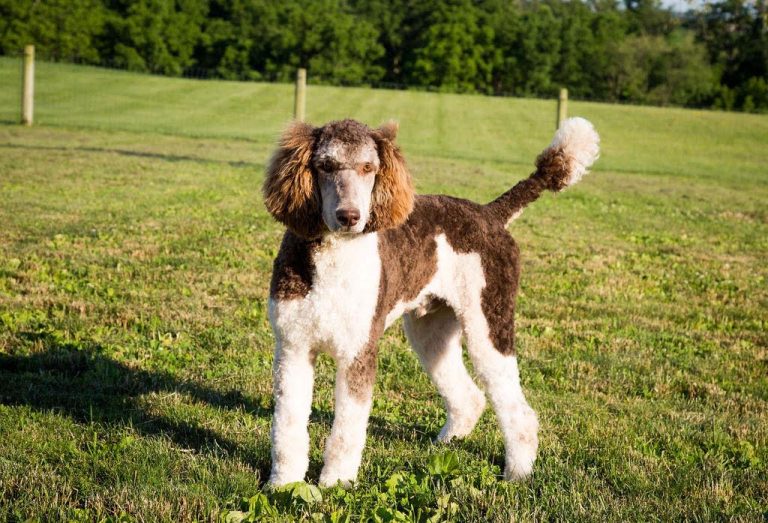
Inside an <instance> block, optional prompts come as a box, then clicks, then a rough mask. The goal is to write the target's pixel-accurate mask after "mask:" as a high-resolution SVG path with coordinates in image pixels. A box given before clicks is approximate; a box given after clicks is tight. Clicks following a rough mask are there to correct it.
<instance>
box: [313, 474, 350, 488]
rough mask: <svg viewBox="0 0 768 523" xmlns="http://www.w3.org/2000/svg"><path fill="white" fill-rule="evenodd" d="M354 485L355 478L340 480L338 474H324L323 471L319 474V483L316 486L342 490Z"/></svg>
mask: <svg viewBox="0 0 768 523" xmlns="http://www.w3.org/2000/svg"><path fill="white" fill-rule="evenodd" d="M354 483H355V478H340V477H338V474H333V473H326V472H325V471H323V472H321V473H320V481H318V484H319V485H320V486H321V487H323V488H328V487H335V486H336V485H339V486H341V487H342V488H345V489H348V488H351V487H352V485H354Z"/></svg>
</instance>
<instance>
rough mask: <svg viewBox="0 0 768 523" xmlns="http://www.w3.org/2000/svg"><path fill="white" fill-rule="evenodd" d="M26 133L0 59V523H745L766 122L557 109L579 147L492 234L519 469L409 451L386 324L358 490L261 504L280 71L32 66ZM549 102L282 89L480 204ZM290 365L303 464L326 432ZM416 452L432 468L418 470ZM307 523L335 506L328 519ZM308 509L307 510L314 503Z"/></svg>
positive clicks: (522, 158) (513, 173)
mask: <svg viewBox="0 0 768 523" xmlns="http://www.w3.org/2000/svg"><path fill="white" fill-rule="evenodd" d="M37 88H38V97H37V114H36V116H37V122H38V123H39V125H38V126H36V127H34V128H31V129H26V128H21V127H18V126H15V125H13V124H12V122H14V121H15V120H16V118H17V113H18V63H17V61H15V60H11V59H7V58H4V59H0V121H3V122H4V123H2V124H0V224H2V225H1V226H0V520H11V521H16V520H25V519H27V518H30V517H31V518H40V519H43V520H65V519H73V520H84V521H91V520H100V519H104V518H109V517H113V518H117V517H119V516H121V515H123V516H124V517H125V518H126V519H128V520H131V518H135V519H136V520H139V521H144V520H167V521H193V520H199V519H210V518H215V517H217V515H221V514H223V513H224V511H227V510H232V509H235V510H243V511H246V512H247V511H248V504H247V503H246V504H243V503H242V499H243V498H251V499H252V500H253V501H252V503H251V505H252V506H251V509H252V510H251V514H253V515H255V514H256V513H257V512H258V511H259V510H261V511H262V512H269V511H270V510H272V509H274V510H275V511H276V513H277V514H278V516H277V517H278V518H283V519H291V518H310V517H311V515H312V514H315V517H316V518H318V519H319V518H322V517H325V518H326V519H324V520H325V521H344V517H345V516H346V515H351V517H352V521H357V520H361V519H363V520H367V519H370V518H374V516H376V517H379V518H380V519H382V520H387V518H388V517H395V516H396V513H400V514H406V515H408V516H409V517H411V518H413V519H419V518H422V519H426V518H427V517H428V516H436V517H437V519H438V520H446V519H454V520H474V521H509V520H510V518H513V519H516V520H517V519H519V520H545V519H562V520H574V519H580V520H596V521H605V520H617V521H618V520H655V519H659V520H670V519H694V520H701V521H707V520H722V519H730V518H733V519H737V520H743V521H763V520H764V519H765V517H766V516H767V515H768V479H766V478H768V428H766V427H768V379H767V378H766V376H768V335H766V318H767V317H768V290H767V289H768V286H767V285H766V277H767V276H768V269H766V263H765V260H766V259H768V210H767V208H766V205H765V202H766V201H768V170H766V168H765V166H766V165H768V148H766V146H765V144H767V143H768V118H766V117H765V116H754V115H744V114H731V113H716V112H700V111H686V110H679V109H660V108H646V107H626V106H610V105H602V104H591V103H579V102H572V103H571V104H570V112H571V114H578V115H581V116H585V117H587V118H589V119H591V120H592V121H593V122H594V123H595V125H596V127H597V128H598V130H599V131H600V133H601V135H602V138H603V156H602V158H601V159H600V161H599V162H598V164H597V167H596V169H595V171H594V172H593V173H592V174H590V175H589V176H588V177H587V178H585V179H584V181H583V182H582V183H581V184H580V185H579V186H577V187H575V188H573V189H571V190H568V191H566V192H565V193H563V194H561V195H558V196H554V197H553V196H549V197H546V198H544V199H542V200H541V201H539V202H537V203H536V204H535V205H534V206H533V207H532V208H530V209H529V210H528V211H526V213H525V214H524V215H523V217H521V218H520V219H519V220H518V221H516V222H515V223H514V224H513V226H512V227H511V228H510V230H511V233H512V234H513V235H514V236H515V238H516V239H517V240H518V242H519V244H520V246H521V251H522V255H523V276H522V283H521V296H520V302H519V312H518V318H519V320H518V321H519V338H518V341H519V352H520V360H521V373H522V379H523V384H524V387H525V389H526V391H527V395H528V398H529V400H530V402H531V404H532V406H533V407H534V408H535V409H536V410H537V411H538V413H539V416H540V418H541V426H542V428H541V434H540V436H541V447H540V457H539V460H538V461H537V464H536V468H535V474H534V476H533V478H532V479H530V480H529V481H526V482H523V483H519V484H507V483H504V482H503V481H500V480H499V479H498V475H499V474H500V467H501V466H502V465H503V450H502V442H501V437H500V434H499V431H498V428H497V426H496V422H495V419H494V416H493V414H492V413H491V412H490V410H489V411H488V412H486V413H485V415H484V416H483V418H482V420H481V422H480V425H479V426H478V428H477V429H476V430H475V432H474V433H473V434H472V435H471V436H470V437H468V438H467V439H466V440H464V441H461V442H456V443H452V444H450V445H448V446H447V447H443V446H439V445H435V444H433V443H431V441H432V439H433V438H434V437H435V436H436V434H437V432H438V431H439V428H440V426H441V424H442V422H443V419H444V418H443V416H444V414H443V410H442V406H441V404H440V399H439V397H438V396H437V393H436V391H435V390H434V387H433V386H432V385H431V384H430V383H429V380H428V379H427V378H426V376H425V375H424V373H423V372H422V371H421V370H420V369H419V365H418V362H417V360H416V358H415V357H414V356H413V354H412V353H411V352H410V350H409V349H408V347H407V345H406V343H405V340H404V337H403V334H402V331H401V329H400V327H399V326H396V327H394V328H392V329H390V331H388V333H387V334H386V335H385V338H384V339H383V340H382V343H381V351H380V373H379V376H378V378H377V382H376V392H375V397H374V408H373V414H372V419H371V425H370V429H369V438H368V446H367V448H366V451H365V453H364V458H363V467H362V469H361V475H360V484H359V485H358V486H357V488H355V489H353V490H351V491H349V492H345V491H343V490H341V489H328V490H324V491H323V492H322V496H323V499H322V501H314V502H312V501H310V502H308V501H305V500H303V499H302V497H301V494H302V493H301V492H298V491H296V492H294V493H293V494H291V493H281V494H269V495H268V498H267V502H266V503H268V506H267V504H266V503H265V502H264V500H263V499H261V498H258V497H254V496H257V494H259V493H261V492H262V490H261V489H262V488H263V482H264V480H265V478H266V474H267V473H268V470H269V437H268V431H269V424H270V418H271V407H272V400H271V397H270V388H271V377H270V374H271V371H270V365H271V349H272V337H271V334H270V331H269V327H268V323H267V321H266V310H265V306H266V296H267V287H268V278H269V273H270V270H271V261H272V257H273V256H274V254H275V252H276V249H277V246H278V242H279V239H280V235H281V233H282V231H281V228H280V227H278V226H277V225H276V224H275V223H274V222H273V221H272V220H271V218H270V217H269V216H268V215H266V213H265V211H264V209H263V207H262V205H261V202H260V192H259V187H260V182H261V179H262V171H263V167H264V162H265V161H266V158H267V157H268V155H269V153H270V150H271V147H272V144H273V143H274V141H275V139H276V135H277V133H278V132H279V129H280V128H281V127H282V126H284V125H285V123H286V122H287V121H288V120H289V118H290V115H291V109H292V87H291V86H288V85H269V84H256V83H236V82H219V81H194V80H185V79H168V78H161V77H150V76H142V75H134V74H130V73H125V72H120V71H107V70H101V69H95V68H88V67H76V66H68V65H59V64H46V63H41V64H38V76H37ZM554 113H555V106H554V102H552V101H542V100H521V99H509V98H485V97H479V96H458V95H448V94H437V93H420V92H400V91H383V90H366V89H342V88H333V87H319V86H312V85H310V88H309V95H308V117H309V119H310V120H311V121H313V122H316V123H322V122H324V121H326V120H328V119H332V118H341V117H346V116H351V117H355V118H358V119H362V120H364V121H366V122H368V123H371V124H376V123H378V122H380V121H383V120H386V119H389V118H395V119H397V120H399V121H400V123H401V139H400V141H401V143H402V145H403V147H404V150H405V152H406V155H407V157H408V159H409V161H410V165H411V168H412V171H413V173H414V175H415V178H416V181H417V187H418V188H419V190H420V191H421V192H447V193H451V194H454V195H459V196H463V197H468V198H472V199H476V200H488V199H490V198H492V197H493V196H495V195H497V194H498V193H500V192H501V191H503V190H505V189H506V188H507V187H508V186H510V185H511V184H512V183H513V182H514V181H515V180H516V179H518V178H520V177H522V176H524V175H526V174H527V173H528V172H529V171H530V170H531V167H532V162H533V159H534V158H535V155H536V154H537V153H538V152H539V151H540V149H541V148H542V147H543V146H545V145H546V144H547V143H548V141H549V139H550V138H551V134H552V131H553V127H554ZM332 379H333V366H332V363H331V362H330V361H329V360H328V359H322V360H321V361H320V364H319V370H318V377H317V389H316V394H315V401H314V404H313V415H312V421H311V425H310V433H311V435H312V441H313V446H312V455H311V465H310V472H309V476H308V479H309V480H310V482H316V480H317V477H318V474H319V468H320V466H321V459H322V444H323V441H324V439H325V437H326V436H327V434H328V431H329V428H330V422H331V420H332V409H333V401H332V396H333V394H332ZM446 452H449V453H451V454H450V456H452V457H456V458H457V459H458V463H459V466H458V467H456V468H453V469H450V467H449V469H450V470H449V473H448V474H442V475H441V474H438V470H437V468H436V462H437V461H438V460H439V459H441V456H444V455H445V453H446ZM333 514H335V516H333ZM334 518H335V519H334Z"/></svg>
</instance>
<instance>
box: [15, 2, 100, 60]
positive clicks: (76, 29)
mask: <svg viewBox="0 0 768 523" xmlns="http://www.w3.org/2000/svg"><path fill="white" fill-rule="evenodd" d="M104 15H105V10H104V8H103V6H102V5H101V2H99V1H97V0H49V1H46V2H38V1H34V0H0V53H3V54H9V53H16V52H19V51H21V49H23V48H24V46H25V45H26V44H34V45H35V46H36V50H37V53H38V54H40V55H41V56H42V57H44V58H48V59H51V60H57V61H58V60H78V61H80V60H82V61H85V62H89V63H97V62H99V60H100V56H99V52H98V51H97V49H96V47H95V45H94V40H95V38H96V36H97V35H98V34H100V33H101V31H102V29H103V25H104Z"/></svg>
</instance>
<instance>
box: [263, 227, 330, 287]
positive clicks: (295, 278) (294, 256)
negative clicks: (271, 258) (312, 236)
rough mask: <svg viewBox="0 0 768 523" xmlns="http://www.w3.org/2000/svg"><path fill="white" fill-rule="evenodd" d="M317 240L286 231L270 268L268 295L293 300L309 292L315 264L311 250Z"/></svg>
mask: <svg viewBox="0 0 768 523" xmlns="http://www.w3.org/2000/svg"><path fill="white" fill-rule="evenodd" d="M318 244H319V240H305V239H302V238H299V237H298V236H296V235H295V234H293V233H292V232H291V231H286V233H285V235H284V236H283V241H282V243H281V244H280V251H279V252H278V254H277V258H275V263H274V267H273V269H272V282H271V284H270V287H269V295H270V296H271V297H272V298H273V299H276V300H294V299H298V298H303V297H304V296H306V295H307V294H309V291H310V289H311V288H312V280H313V278H314V271H315V265H314V263H313V261H312V252H313V251H314V250H315V249H316V248H317V246H318Z"/></svg>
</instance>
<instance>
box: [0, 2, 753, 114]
mask: <svg viewBox="0 0 768 523" xmlns="http://www.w3.org/2000/svg"><path fill="white" fill-rule="evenodd" d="M27 43H34V44H36V46H37V49H38V52H39V53H41V54H42V55H43V56H44V57H46V58H48V59H52V60H57V61H78V62H81V63H90V64H105V63H108V64H111V65H114V66H117V67H121V68H125V69H129V70H133V71H145V72H153V73H159V74H165V75H171V76H179V75H184V74H191V73H194V72H195V71H205V72H206V74H207V75H209V76H212V77H218V78H224V79H250V80H262V81H289V80H290V79H292V78H293V76H294V74H295V70H296V68H297V67H306V68H307V69H308V74H309V75H310V78H311V81H312V82H315V83H327V84H337V85H372V86H383V87H395V88H401V87H406V86H407V87H409V88H430V89H438V90H441V91H449V92H462V93H485V94H492V95H514V96H536V97H550V96H553V95H554V94H555V93H556V91H557V89H558V88H559V87H560V86H565V87H568V89H569V91H570V93H571V94H572V96H573V97H575V98H579V99H585V100H599V101H607V102H627V103H642V104H656V105H680V106H687V107H712V108H720V109H727V110H743V111H751V112H768V82H767V80H768V12H767V10H766V0H717V1H714V2H711V3H707V4H705V5H704V6H702V7H700V8H697V9H691V10H688V12H686V13H684V14H681V13H675V12H672V11H670V10H668V9H665V8H663V7H662V5H661V4H660V2H659V0H622V1H617V0H587V1H581V0H571V1H563V0H281V1H272V0H136V1H131V0H47V1H44V2H43V1H39V0H0V53H2V54H13V53H17V52H18V51H19V50H20V49H21V48H22V47H23V45H24V44H27Z"/></svg>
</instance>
